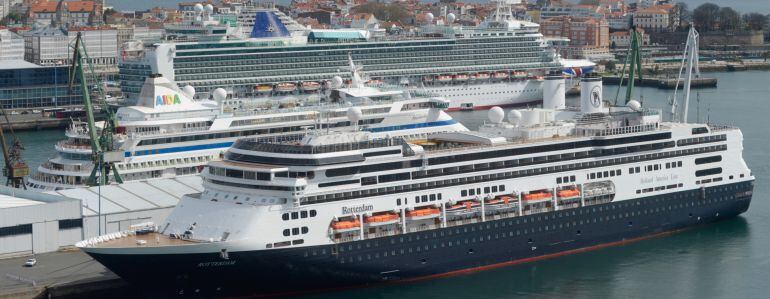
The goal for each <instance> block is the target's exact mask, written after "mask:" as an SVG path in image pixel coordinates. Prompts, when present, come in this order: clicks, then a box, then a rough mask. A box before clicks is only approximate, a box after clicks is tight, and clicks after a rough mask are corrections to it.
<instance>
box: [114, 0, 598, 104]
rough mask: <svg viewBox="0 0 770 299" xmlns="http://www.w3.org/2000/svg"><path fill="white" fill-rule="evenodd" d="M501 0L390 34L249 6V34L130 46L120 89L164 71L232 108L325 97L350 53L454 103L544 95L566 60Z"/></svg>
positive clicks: (393, 80) (129, 92)
mask: <svg viewBox="0 0 770 299" xmlns="http://www.w3.org/2000/svg"><path fill="white" fill-rule="evenodd" d="M499 3H500V5H498V8H497V11H496V12H495V14H494V16H493V17H490V18H489V19H488V20H486V21H485V22H484V23H483V24H481V25H480V26H478V27H467V26H460V25H456V24H452V23H449V24H435V23H430V24H426V25H424V26H423V27H421V28H419V30H418V32H417V34H416V36H401V35H398V36H384V37H383V36H378V35H375V34H371V33H370V32H369V31H366V30H354V29H343V30H305V31H296V30H289V29H288V28H287V26H286V25H285V20H286V19H287V18H286V17H285V16H283V15H282V14H280V12H278V11H277V10H275V9H269V8H265V9H252V10H246V11H247V12H248V13H249V14H251V15H252V16H253V18H254V21H253V22H252V23H250V25H251V24H253V27H252V28H251V30H250V31H247V30H241V31H240V32H243V33H246V32H248V36H243V35H237V34H226V33H222V34H220V35H219V38H215V39H212V38H208V39H202V40H197V41H166V42H161V43H155V44H151V45H142V46H141V47H133V48H126V49H124V51H123V53H126V55H123V57H122V58H123V59H122V61H121V62H120V78H121V87H122V90H123V92H124V94H125V96H126V97H127V99H128V100H129V101H132V100H133V101H135V100H136V99H137V97H138V96H139V91H140V88H141V86H142V83H143V82H144V78H145V77H146V76H148V75H149V74H152V73H160V74H162V75H163V76H164V77H166V78H169V79H170V80H173V81H176V82H178V83H179V84H180V85H191V86H194V87H195V88H196V90H198V96H199V97H202V98H206V97H210V93H211V92H212V91H213V90H214V89H216V88H220V87H222V88H225V90H226V91H227V94H228V100H227V101H226V104H228V105H230V106H233V107H242V106H244V105H247V106H248V105H250V102H252V101H253V100H255V99H257V100H259V99H265V98H295V99H304V98H308V97H323V96H326V95H327V94H328V90H329V89H330V84H329V83H330V82H329V80H330V78H332V77H334V76H341V77H342V78H344V79H350V77H349V75H348V74H347V73H344V71H342V70H341V68H343V67H344V66H345V65H346V64H347V57H348V55H352V57H353V59H355V60H356V61H360V62H362V63H363V64H365V65H367V73H368V74H369V76H370V77H369V78H368V80H369V82H370V83H371V84H379V83H386V84H393V85H402V86H405V87H408V88H410V89H414V90H424V91H427V92H431V93H434V94H437V95H441V96H444V97H447V98H448V99H450V101H451V102H450V106H449V108H448V109H449V110H459V109H483V108H489V107H492V106H513V105H525V104H529V103H537V102H540V101H541V100H542V89H541V86H542V76H543V75H544V74H545V73H546V72H547V71H551V70H558V69H560V68H562V67H564V65H563V63H562V60H561V59H560V58H559V57H558V55H556V53H555V51H553V49H552V48H551V47H550V46H549V44H548V42H546V41H545V40H544V39H543V36H542V34H540V33H539V25H538V24H535V23H532V22H526V21H520V20H516V19H514V18H513V14H512V13H511V8H510V7H509V6H507V5H503V2H499ZM201 13H202V14H204V16H203V18H206V16H205V11H204V12H201ZM239 19H240V18H239ZM450 19H451V18H450ZM292 28H293V27H292ZM570 64H571V65H570V66H569V67H568V68H567V70H569V71H573V70H575V69H578V70H580V72H581V73H582V72H587V71H590V70H591V69H592V68H593V64H592V63H590V62H587V61H580V62H579V63H577V64H576V63H575V62H571V63H570Z"/></svg>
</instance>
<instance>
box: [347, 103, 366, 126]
mask: <svg viewBox="0 0 770 299" xmlns="http://www.w3.org/2000/svg"><path fill="white" fill-rule="evenodd" d="M347 116H348V120H350V122H351V123H354V124H357V123H358V121H359V120H361V116H363V113H362V112H361V108H358V107H350V108H348V112H347Z"/></svg>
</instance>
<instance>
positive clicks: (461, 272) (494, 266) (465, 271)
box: [237, 226, 696, 298]
mask: <svg viewBox="0 0 770 299" xmlns="http://www.w3.org/2000/svg"><path fill="white" fill-rule="evenodd" d="M692 227H696V226H691V227H686V228H680V229H676V230H670V231H664V232H660V233H657V234H652V235H646V236H641V237H637V238H632V239H626V240H620V241H615V242H609V243H603V244H598V245H593V246H588V247H581V248H577V249H571V250H565V251H560V252H556V253H551V254H545V255H539V256H534V257H528V258H523V259H518V260H513V261H507V262H502V263H497V264H492V265H486V266H480V267H474V268H468V269H461V270H455V271H450V272H444V273H439V274H432V275H426V276H420V277H415V278H407V279H399V280H392V281H381V282H374V283H369V284H360V285H352V286H347V287H337V288H328V289H313V290H302V291H292V292H283V293H273V294H265V295H257V296H256V297H258V298H273V297H285V296H297V295H307V294H315V293H325V292H339V291H344V290H351V289H359V288H364V287H373V286H383V285H395V284H401V283H412V282H418V281H423V280H430V279H437V278H444V277H450V276H459V275H466V274H471V273H475V272H480V271H486V270H492V269H497V268H502V267H506V266H512V265H518V264H524V263H530V262H535V261H540V260H545V259H551V258H556V257H560V256H565V255H570V254H576V253H581V252H587V251H593V250H598V249H602V248H607V247H613V246H620V245H624V244H630V243H634V242H639V241H642V240H646V239H652V238H657V237H662V236H667V235H671V234H675V233H678V232H681V231H683V230H686V229H689V228H692ZM237 298H255V297H253V296H250V297H237Z"/></svg>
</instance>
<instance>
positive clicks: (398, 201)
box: [396, 198, 401, 206]
mask: <svg viewBox="0 0 770 299" xmlns="http://www.w3.org/2000/svg"><path fill="white" fill-rule="evenodd" d="M396 205H397V206H400V205H401V199H400V198H396Z"/></svg>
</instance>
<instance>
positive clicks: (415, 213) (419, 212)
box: [406, 207, 441, 220]
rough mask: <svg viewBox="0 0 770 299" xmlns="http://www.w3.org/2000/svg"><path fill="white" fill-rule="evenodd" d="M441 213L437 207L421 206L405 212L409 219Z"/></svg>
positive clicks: (418, 218)
mask: <svg viewBox="0 0 770 299" xmlns="http://www.w3.org/2000/svg"><path fill="white" fill-rule="evenodd" d="M440 215H441V211H440V210H439V209H437V208H432V207H430V208H421V209H415V210H412V211H408V212H406V217H407V218H409V220H422V219H429V218H436V217H439V216H440Z"/></svg>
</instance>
